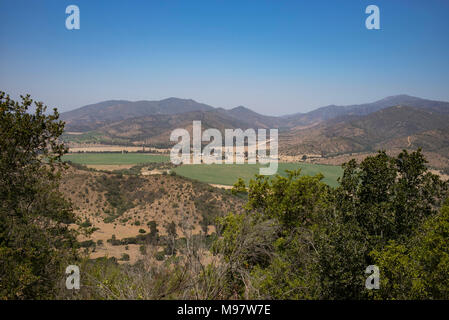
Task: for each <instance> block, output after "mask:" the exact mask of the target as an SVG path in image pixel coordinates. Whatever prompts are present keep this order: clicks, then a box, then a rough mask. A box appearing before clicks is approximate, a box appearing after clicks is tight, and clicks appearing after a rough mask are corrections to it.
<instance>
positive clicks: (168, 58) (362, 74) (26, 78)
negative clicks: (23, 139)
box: [0, 0, 449, 115]
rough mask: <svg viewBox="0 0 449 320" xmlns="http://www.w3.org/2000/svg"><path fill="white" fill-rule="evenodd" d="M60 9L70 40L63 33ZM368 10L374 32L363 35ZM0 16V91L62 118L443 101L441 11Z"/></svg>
mask: <svg viewBox="0 0 449 320" xmlns="http://www.w3.org/2000/svg"><path fill="white" fill-rule="evenodd" d="M70 4H76V5H78V6H79V8H80V11H81V29H80V30H74V31H69V30H67V29H66V28H65V18H66V14H65V8H66V6H67V5H70ZM369 4H375V5H378V6H379V8H380V19H381V21H380V24H381V30H367V29H366V28H365V19H366V17H367V14H365V8H366V6H367V5H369ZM0 12H1V19H0V40H1V50H0V90H3V91H6V92H8V93H10V94H11V95H13V96H15V97H17V95H18V94H22V93H30V94H32V96H33V97H35V98H36V99H38V100H41V101H44V102H45V103H46V104H47V105H49V106H52V107H54V106H56V107H58V108H60V109H61V110H62V111H66V110H70V109H73V108H76V107H80V106H82V105H85V104H89V103H95V102H99V101H102V100H109V99H129V100H142V99H147V100H155V99H163V98H167V97H180V98H191V99H194V100H197V101H200V102H204V103H208V104H210V105H213V106H217V107H224V108H231V107H235V106H238V105H244V106H247V107H249V108H251V109H253V110H255V111H258V112H261V113H264V114H272V115H280V114H287V113H295V112H303V111H308V110H311V109H314V108H316V107H319V106H323V105H328V104H353V103H363V102H369V101H374V100H377V99H380V98H383V97H385V96H388V95H394V94H402V93H405V94H410V95H415V96H420V97H424V98H431V99H437V100H449V1H445V0H428V1H413V0H402V1H400V0H388V1H384V0H372V1H361V0H344V1H335V0H333V1H320V0H317V1H311V0H310V1H300V0H295V1H285V0H252V1H246V0H238V1H231V0H205V1H197V0H183V1H176V0H157V1H156V0H152V1H143V0H142V1H118V0H114V1H100V0H89V1H79V0H71V1H64V0H54V1H47V0H39V1H32V0H28V1H22V0H0Z"/></svg>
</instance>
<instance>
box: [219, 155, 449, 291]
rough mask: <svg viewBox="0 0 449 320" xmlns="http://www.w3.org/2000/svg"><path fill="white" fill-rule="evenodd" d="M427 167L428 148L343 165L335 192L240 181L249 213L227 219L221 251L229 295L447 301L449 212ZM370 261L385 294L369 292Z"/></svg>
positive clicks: (317, 180)
mask: <svg viewBox="0 0 449 320" xmlns="http://www.w3.org/2000/svg"><path fill="white" fill-rule="evenodd" d="M425 163H426V161H425V159H424V157H423V155H422V153H421V150H418V151H416V152H413V153H410V154H409V153H408V152H407V151H403V152H402V153H401V154H399V155H398V157H396V158H392V157H389V156H388V155H386V153H385V152H379V153H378V155H376V156H372V157H367V158H366V159H365V160H364V161H362V163H360V164H357V163H356V162H355V161H350V162H348V163H347V164H345V165H344V173H343V176H342V178H341V180H340V186H339V187H337V188H335V189H332V188H330V187H329V186H327V185H326V184H324V183H323V182H322V178H323V177H322V175H316V176H313V177H310V176H300V172H299V171H289V172H287V176H286V177H282V176H276V177H275V178H272V179H268V178H266V177H262V176H257V177H256V179H255V180H251V181H250V182H249V185H248V186H246V185H245V183H244V181H243V180H240V181H238V182H237V183H236V185H235V186H234V190H233V192H234V193H236V194H240V195H244V194H247V197H248V201H247V204H246V207H245V208H246V212H245V213H244V214H241V215H235V214H229V215H228V216H226V217H224V218H222V219H220V225H221V230H220V229H219V231H220V237H219V238H218V239H217V240H216V241H215V243H214V245H213V248H214V252H215V253H219V254H221V255H223V257H224V260H225V262H226V263H227V268H228V269H227V270H228V271H227V281H228V283H229V284H230V288H229V290H230V291H229V292H228V293H227V294H228V295H229V296H235V295H237V296H239V297H242V298H256V299H260V298H269V299H367V298H379V297H380V298H396V299H398V298H399V299H400V298H447V292H448V290H449V287H448V284H447V283H448V281H447V280H448V275H449V273H448V255H447V252H448V246H447V243H448V242H447V239H448V230H447V227H448V224H447V211H448V209H447V208H446V207H445V208H443V209H442V210H441V213H440V214H437V212H438V207H439V206H440V205H441V201H442V200H443V199H444V198H445V197H446V196H447V184H446V183H443V182H442V181H441V180H440V179H439V178H438V176H436V175H433V174H431V173H429V172H427V168H426V166H425ZM445 219H446V220H445ZM410 239H413V240H410ZM372 264H378V265H379V266H380V267H381V283H383V288H384V289H383V290H380V291H379V292H374V293H373V292H372V291H369V290H366V289H365V280H366V277H367V275H366V274H365V269H366V267H367V266H369V265H372ZM382 270H383V271H382ZM382 279H384V280H382ZM382 281H384V282H382ZM248 284H251V285H248ZM381 286H382V284H381Z"/></svg>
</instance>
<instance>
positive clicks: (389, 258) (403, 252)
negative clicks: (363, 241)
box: [371, 201, 449, 300]
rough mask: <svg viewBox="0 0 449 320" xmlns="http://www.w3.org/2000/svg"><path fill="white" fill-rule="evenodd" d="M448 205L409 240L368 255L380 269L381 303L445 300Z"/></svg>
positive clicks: (448, 258) (448, 293) (448, 275)
mask: <svg viewBox="0 0 449 320" xmlns="http://www.w3.org/2000/svg"><path fill="white" fill-rule="evenodd" d="M448 239H449V201H448V202H447V203H446V205H445V206H443V207H442V209H441V211H440V212H439V213H438V214H437V215H435V216H432V217H430V218H428V219H427V221H425V223H424V224H423V225H422V227H421V228H420V229H419V231H418V232H417V233H416V234H415V235H414V237H413V238H411V239H410V240H408V241H406V242H405V243H403V244H401V243H398V242H397V241H394V240H392V241H390V242H389V244H388V245H386V246H385V248H384V249H383V250H374V251H373V252H372V253H371V255H372V256H373V257H374V259H375V263H376V264H377V265H378V266H379V268H380V273H381V275H382V277H381V281H382V286H381V289H380V290H379V292H376V297H377V298H382V299H446V300H447V299H449V287H448V281H449V241H448Z"/></svg>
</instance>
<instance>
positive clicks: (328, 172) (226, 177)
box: [63, 152, 343, 187]
mask: <svg viewBox="0 0 449 320" xmlns="http://www.w3.org/2000/svg"><path fill="white" fill-rule="evenodd" d="M63 160H64V161H72V162H74V163H79V164H83V165H117V164H129V165H133V164H142V163H149V162H168V161H170V157H169V156H167V155H152V154H145V153H131V152H130V153H124V154H122V153H72V154H66V155H65V156H64V157H63ZM260 166H261V165H259V164H222V165H218V164H211V165H207V164H196V165H182V166H179V167H177V168H175V169H174V171H175V172H176V173H177V174H179V175H180V176H184V177H186V178H190V179H195V180H198V181H202V182H206V183H213V184H224V185H233V184H234V183H235V182H237V180H238V178H242V179H243V180H245V182H246V183H247V182H248V181H249V180H250V179H252V178H254V175H255V174H258V173H259V168H260ZM298 168H301V173H302V174H304V175H315V174H317V173H322V174H323V175H324V179H323V181H324V182H325V183H327V184H328V185H330V186H332V187H335V186H337V185H338V183H337V178H338V177H340V176H341V175H342V173H343V170H342V169H341V167H339V166H330V165H323V164H311V163H283V162H280V163H279V167H278V173H279V174H280V175H283V176H286V173H285V170H294V169H298Z"/></svg>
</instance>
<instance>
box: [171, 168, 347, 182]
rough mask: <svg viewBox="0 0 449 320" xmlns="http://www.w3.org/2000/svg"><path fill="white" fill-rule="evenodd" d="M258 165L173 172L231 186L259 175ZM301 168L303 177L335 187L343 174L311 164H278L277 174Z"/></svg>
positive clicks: (339, 170)
mask: <svg viewBox="0 0 449 320" xmlns="http://www.w3.org/2000/svg"><path fill="white" fill-rule="evenodd" d="M260 167H261V165H259V164H223V165H217V164H211V165H206V164H198V165H183V166H180V167H177V168H175V169H174V171H175V172H176V173H177V174H179V175H181V176H184V177H187V178H190V179H194V180H198V181H201V182H206V183H211V184H222V185H233V184H234V183H236V182H237V180H238V178H242V179H243V180H244V181H245V182H246V183H248V182H249V180H250V179H252V178H254V175H255V174H258V173H259V168H260ZM299 168H301V173H302V174H304V175H316V174H318V173H322V174H323V175H324V179H323V182H325V183H327V184H328V185H330V186H332V187H335V186H337V185H338V182H337V179H338V177H340V176H341V175H342V173H343V170H342V169H341V167H340V166H332V165H320V164H311V163H282V162H280V163H279V167H278V174H280V175H282V176H286V175H287V174H286V172H285V170H295V169H299Z"/></svg>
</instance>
